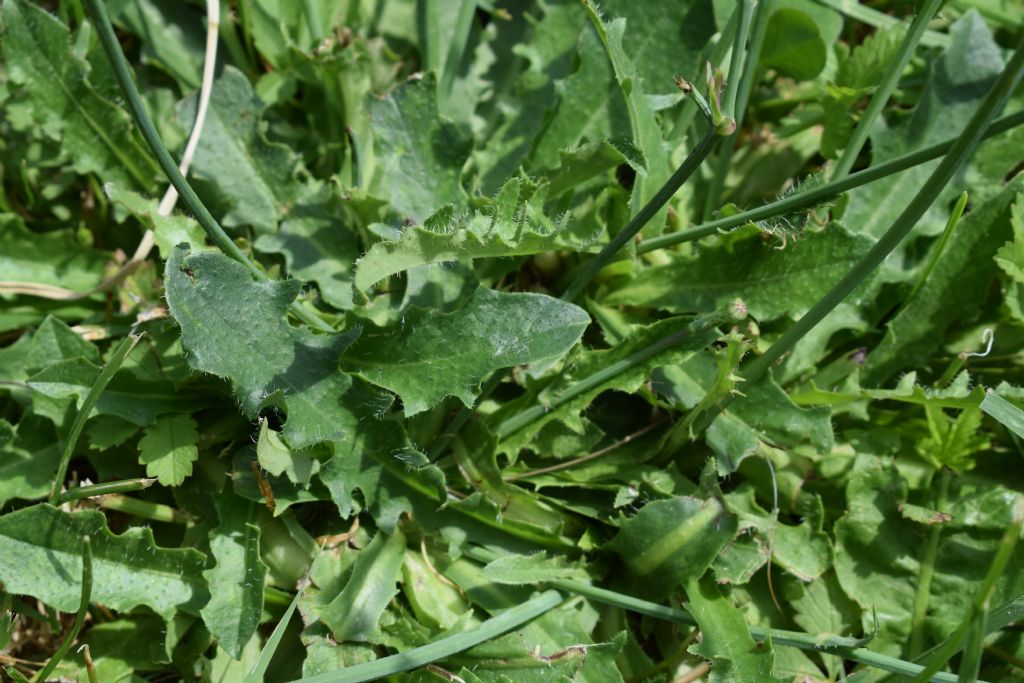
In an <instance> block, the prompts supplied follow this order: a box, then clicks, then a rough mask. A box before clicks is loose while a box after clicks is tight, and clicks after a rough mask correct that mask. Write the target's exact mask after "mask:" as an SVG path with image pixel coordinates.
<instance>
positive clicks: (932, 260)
mask: <svg viewBox="0 0 1024 683" xmlns="http://www.w3.org/2000/svg"><path fill="white" fill-rule="evenodd" d="M966 208H967V193H966V192H961V193H960V198H959V199H957V200H956V205H955V206H954V207H953V211H952V212H951V213H950V214H949V220H948V221H946V227H945V229H944V230H943V231H942V236H941V237H939V241H938V242H936V243H935V245H934V246H933V247H932V253H931V256H929V257H928V263H927V265H925V267H924V270H922V271H921V275H920V276H918V278H917V282H916V283H915V284H914V288H913V289H912V290H910V294H908V295H907V298H906V299H904V300H903V306H902V308H906V307H907V305H908V304H910V302H911V301H913V300H914V297H915V296H917V293H918V292H920V291H921V287H922V286H923V285H924V283H925V282H926V281H927V280H928V276H929V275H931V274H932V271H933V270H935V264H936V263H938V262H939V257H940V256H942V252H944V251H945V250H946V245H948V244H949V238H950V237H952V236H953V231H954V230H956V225H957V223H959V222H960V217H961V216H963V215H964V209H966Z"/></svg>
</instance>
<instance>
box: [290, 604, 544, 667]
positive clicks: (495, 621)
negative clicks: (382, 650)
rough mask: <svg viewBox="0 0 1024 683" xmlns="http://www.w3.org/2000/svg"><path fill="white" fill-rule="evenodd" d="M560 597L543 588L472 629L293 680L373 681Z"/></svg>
mask: <svg viewBox="0 0 1024 683" xmlns="http://www.w3.org/2000/svg"><path fill="white" fill-rule="evenodd" d="M562 599H563V598H562V596H561V594H559V593H558V592H557V591H553V590H549V591H545V592H543V593H541V594H540V595H538V596H537V597H535V598H533V599H531V600H528V601H527V602H524V603H523V604H521V605H516V606H515V607H511V608H509V609H507V610H505V611H504V612H502V613H501V614H499V615H498V616H496V617H493V618H491V619H488V620H487V621H485V622H483V623H482V624H480V625H479V626H477V627H476V628H474V629H473V630H472V631H464V632H462V633H456V634H455V635H451V636H448V637H447V638H441V639H440V640H436V641H434V642H432V643H428V644H427V645H421V646H420V647H417V648H413V649H412V650H408V651H406V652H399V653H398V654H396V655H391V656H390V657H383V658H381V659H377V660H374V661H372V662H366V663H365V664H356V665H355V666H350V667H346V668H344V669H341V670H339V671H331V672H329V673H324V674H319V675H317V676H310V677H308V678H301V679H299V680H297V681H294V682H293V683H362V681H375V680H378V679H380V678H384V677H385V676H391V675H394V674H397V673H401V672H403V671H411V670H412V669H418V668H419V667H421V666H426V665H427V664H430V663H431V662H436V661H440V660H443V659H446V658H448V657H451V656H452V655H454V654H458V653H459V652H463V651H465V650H468V649H469V648H471V647H474V646H476V645H479V644H480V643H483V642H486V641H488V640H491V639H492V638H497V637H498V636H500V635H502V634H503V633H507V632H508V631H511V630H512V629H514V628H518V627H519V626H522V625H523V624H525V623H527V622H529V621H532V620H533V619H535V618H537V617H539V616H540V615H542V614H544V613H545V612H548V611H549V610H551V609H554V608H555V607H557V606H558V604H559V603H560V602H562Z"/></svg>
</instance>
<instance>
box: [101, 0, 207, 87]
mask: <svg viewBox="0 0 1024 683" xmlns="http://www.w3.org/2000/svg"><path fill="white" fill-rule="evenodd" d="M110 4H111V8H110V14H111V16H112V18H113V19H114V21H119V22H121V23H123V24H125V25H126V26H127V27H128V29H129V30H130V31H131V32H132V33H134V34H135V35H136V36H138V37H139V38H140V39H141V40H140V43H141V48H142V61H143V63H147V64H153V65H156V66H158V67H159V68H161V69H163V70H164V71H166V72H167V73H169V74H170V75H171V76H173V77H175V78H176V79H178V81H179V82H180V83H181V84H182V85H183V86H184V88H183V89H189V90H191V89H194V88H198V87H199V83H200V80H201V77H202V64H203V54H204V44H205V42H206V41H205V34H206V31H205V28H206V22H205V21H204V17H203V15H202V14H200V13H199V12H197V11H195V9H194V8H190V7H188V6H187V5H181V4H179V3H177V2H174V1H173V0H116V1H115V2H111V3H110Z"/></svg>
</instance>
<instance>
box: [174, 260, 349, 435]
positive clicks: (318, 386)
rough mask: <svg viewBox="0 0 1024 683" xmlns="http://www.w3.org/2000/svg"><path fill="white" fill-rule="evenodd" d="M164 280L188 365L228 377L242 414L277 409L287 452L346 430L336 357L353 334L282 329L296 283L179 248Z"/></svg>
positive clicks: (343, 379) (344, 383) (344, 379)
mask: <svg viewBox="0 0 1024 683" xmlns="http://www.w3.org/2000/svg"><path fill="white" fill-rule="evenodd" d="M164 278H165V283H166V284H165V286H166V288H167V303H168V305H169V306H170V309H171V314H172V315H173V316H174V318H175V320H177V321H178V324H179V325H180V326H181V335H182V346H183V347H184V348H185V350H186V351H187V353H188V360H189V365H191V366H192V367H193V368H195V369H197V370H202V371H204V372H209V373H212V374H215V375H218V376H220V377H224V378H225V379H228V380H229V381H230V382H231V384H232V387H233V388H234V392H235V397H236V398H237V399H238V402H239V404H240V406H241V408H242V411H243V412H244V413H245V414H246V415H248V416H250V417H255V416H256V414H258V413H259V411H260V409H261V408H262V407H263V406H264V405H268V404H273V405H280V406H284V408H285V410H286V412H287V413H288V419H287V420H286V421H285V424H284V432H283V433H284V438H285V439H286V440H287V441H288V444H289V445H290V446H292V447H294V448H303V447H305V446H308V445H311V444H313V443H316V442H318V441H324V440H327V439H332V438H340V437H341V436H343V435H346V434H348V433H350V431H351V430H352V429H353V417H352V414H351V412H350V411H349V410H348V409H347V408H346V407H345V406H344V405H343V403H342V395H343V394H344V393H345V392H346V391H347V390H348V388H349V386H351V384H352V380H351V378H349V377H348V376H347V375H345V374H343V373H342V372H341V371H340V370H339V369H338V357H339V356H340V355H341V353H342V351H344V350H345V348H346V347H348V345H349V344H350V343H351V342H352V337H353V335H352V334H351V333H349V334H344V335H317V334H313V333H312V332H310V331H309V330H306V329H299V328H294V327H292V326H290V325H289V324H288V322H287V320H286V319H285V313H286V311H287V309H288V305H289V304H290V303H291V302H292V300H293V299H294V298H295V295H296V294H298V291H299V283H298V281H296V280H289V281H286V282H270V281H267V282H256V281H254V280H253V279H252V276H251V275H250V274H249V272H248V271H246V269H245V267H244V266H242V265H241V264H239V263H237V262H235V261H232V260H231V259H229V258H228V257H227V256H223V255H221V254H218V253H212V252H208V253H200V254H191V255H190V254H189V253H188V251H187V250H184V249H175V250H174V252H173V253H172V254H171V258H170V259H168V261H167V268H166V271H165V275H164Z"/></svg>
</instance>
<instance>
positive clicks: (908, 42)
mask: <svg viewBox="0 0 1024 683" xmlns="http://www.w3.org/2000/svg"><path fill="white" fill-rule="evenodd" d="M942 2H943V0H925V2H924V5H922V7H921V11H920V12H918V13H917V16H916V17H914V21H913V22H911V24H910V28H909V29H908V30H907V34H906V35H905V36H904V37H903V42H902V43H900V47H899V50H898V51H897V53H896V55H895V56H894V58H893V60H892V61H891V62H890V63H889V68H888V70H887V71H886V72H885V75H884V76H882V81H881V83H879V84H878V89H877V90H875V93H874V95H872V96H871V101H870V102H868V106H867V108H866V109H865V110H864V113H863V114H862V115H861V118H860V122H859V123H858V124H857V127H856V128H855V129H854V131H853V134H852V135H851V136H850V140H849V142H847V143H846V147H844V148H843V153H842V155H841V156H840V157H839V161H837V162H836V166H835V168H834V169H832V180H841V179H842V178H845V177H846V176H847V175H849V173H850V169H851V168H853V163H854V162H855V161H856V160H857V156H858V155H860V150H861V148H863V147H864V143H865V142H867V139H868V134H869V133H871V129H872V127H874V125H875V121H877V120H878V117H879V115H881V113H882V109H883V108H884V107H885V105H886V103H888V101H889V96H890V95H892V91H893V90H895V89H896V85H897V84H898V83H899V81H900V76H901V75H903V69H905V68H906V67H907V63H908V62H909V61H910V58H911V57H913V56H914V50H916V49H917V44H918V43H919V42H920V41H921V37H922V36H924V32H925V29H927V28H928V22H929V21H931V20H932V17H934V16H935V13H936V12H938V11H939V6H940V5H942Z"/></svg>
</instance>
